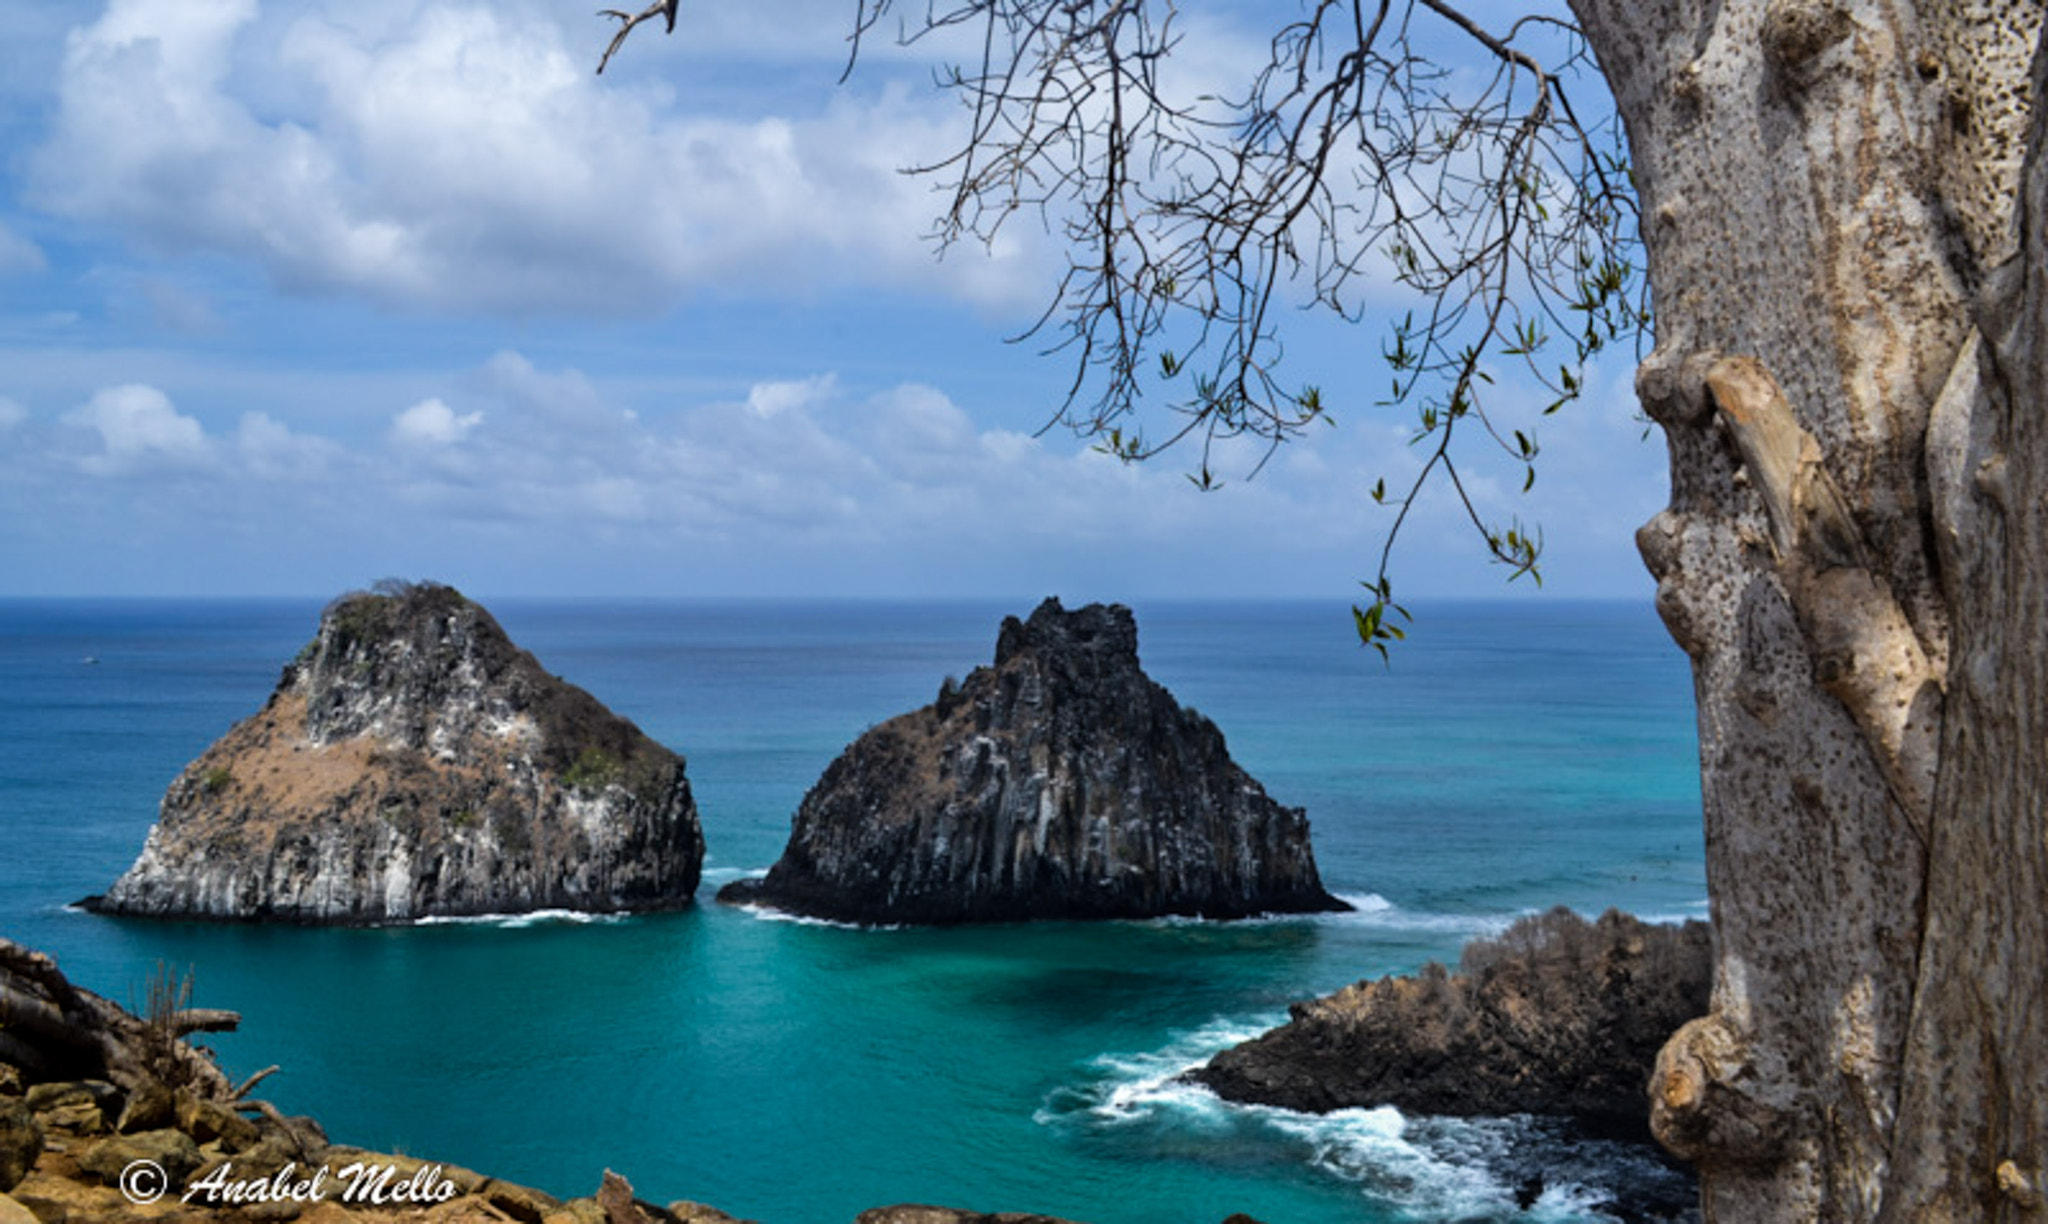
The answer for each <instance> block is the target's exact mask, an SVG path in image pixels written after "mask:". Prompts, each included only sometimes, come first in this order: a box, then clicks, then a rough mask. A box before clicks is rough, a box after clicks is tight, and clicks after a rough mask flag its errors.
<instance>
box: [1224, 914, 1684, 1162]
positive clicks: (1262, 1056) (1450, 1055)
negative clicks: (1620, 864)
mask: <svg viewBox="0 0 2048 1224" xmlns="http://www.w3.org/2000/svg"><path fill="white" fill-rule="evenodd" d="M1712 985H1713V957H1712V946H1711V941H1710V937H1709V932H1708V929H1707V924H1706V923H1704V922H1697V921H1694V922H1688V923H1685V924H1683V925H1680V926H1666V925H1655V924H1651V923H1646V922H1643V921H1641V920H1640V919H1637V918H1634V917H1631V916H1630V915H1627V914H1623V913H1621V912H1619V911H1616V910H1609V911H1608V912H1607V913H1605V914H1603V915H1601V916H1600V918H1599V919H1598V920H1596V921H1594V922H1587V921H1586V920H1585V919H1584V918H1581V917H1579V916H1578V915H1577V914H1574V913H1573V912H1571V911H1570V910H1568V909H1562V908H1560V909H1555V910H1552V911H1550V912H1549V913H1546V914H1540V915H1532V916H1530V917H1527V918H1523V919H1521V920H1519V921H1518V922H1516V923H1515V924H1514V925H1513V926H1511V927H1509V928H1508V929H1507V931H1505V932H1504V933H1502V934H1501V935H1500V936H1498V937H1496V938H1493V939H1481V940H1475V941H1473V942H1472V943H1471V944H1468V945H1467V946H1466V948H1465V951H1464V954H1463V956H1462V957H1461V959H1460V963H1459V970H1458V972H1456V973H1451V972H1449V971H1448V970H1446V969H1445V968H1444V966H1442V965H1437V964H1431V965H1429V966H1427V967H1425V968H1424V970H1423V971H1422V972H1420V973H1417V974H1414V975H1409V976H1399V977H1384V978H1380V979H1378V980H1375V981H1362V982H1359V983H1357V984H1355V985H1352V986H1347V987H1345V988H1344V989H1343V990H1340V991H1338V992H1336V993H1335V994H1332V995H1327V996H1325V997H1323V998H1320V999H1315V1000H1312V1001H1309V1002H1306V1003H1296V1004H1294V1005H1293V1006H1292V1007H1291V1008H1290V1009H1289V1011H1290V1017H1291V1018H1290V1019H1289V1020H1288V1022H1287V1023H1286V1024H1284V1025H1282V1026H1281V1027H1279V1028H1276V1029H1274V1030H1272V1031H1271V1032H1268V1033H1266V1034H1265V1035H1264V1036H1261V1037H1258V1038H1255V1039H1253V1040H1251V1041H1249V1042H1246V1043H1244V1044H1243V1045H1239V1046H1236V1047H1233V1048H1232V1049H1230V1050H1226V1051H1224V1052H1223V1053H1222V1054H1219V1055H1217V1056H1216V1057H1215V1058H1214V1059H1212V1060H1211V1061H1210V1062H1209V1063H1208V1064H1207V1065H1206V1066H1204V1067H1202V1068H1200V1069H1198V1070H1196V1071H1194V1072H1191V1073H1190V1076H1189V1078H1190V1079H1192V1080H1194V1081H1195V1082H1197V1083H1200V1084H1202V1085H1204V1086H1206V1087H1208V1088H1209V1089H1210V1090H1211V1091H1213V1092H1215V1093H1216V1094H1217V1095H1218V1096H1221V1097H1223V1098H1224V1099H1226V1100H1230V1101H1237V1102H1241V1103H1245V1104H1256V1105H1273V1106H1277V1107H1279V1108H1282V1109H1290V1110H1296V1111H1299V1112H1304V1113H1328V1112H1330V1111H1332V1110H1336V1109H1349V1108H1360V1107H1363V1108H1371V1107H1374V1106H1379V1105H1392V1106H1395V1107H1396V1108H1398V1109H1400V1110H1401V1111H1403V1112H1404V1113H1416V1114H1433V1115H1440V1116H1446V1117H1500V1116H1505V1115H1508V1114H1540V1115H1548V1116H1552V1117H1559V1118H1568V1119H1571V1120H1572V1121H1573V1122H1575V1123H1577V1124H1578V1125H1579V1126H1581V1127H1582V1128H1584V1129H1585V1130H1587V1131H1588V1132H1589V1133H1592V1134H1596V1135H1601V1136H1605V1137H1612V1138H1618V1139H1625V1140H1629V1141H1632V1142H1642V1143H1649V1142H1651V1141H1652V1137H1651V1134H1650V1124H1649V1118H1650V1106H1649V1088H1648V1085H1649V1083H1650V1077H1651V1073H1652V1071H1653V1070H1654V1068H1655V1066H1656V1060H1657V1051H1658V1050H1659V1049H1660V1048H1662V1046H1663V1044H1664V1042H1665V1041H1666V1040H1667V1039H1669V1038H1670V1036H1671V1034H1673V1033H1675V1032H1677V1031H1678V1029H1679V1028H1680V1027H1681V1026H1682V1025H1684V1024H1685V1023H1686V1022H1687V1021H1690V1020H1693V1019H1696V1018H1697V1017H1699V1016H1701V1015H1704V1014H1705V1012H1706V1009H1707V1006H1708V1004H1709V1001H1710V996H1711V992H1712Z"/></svg>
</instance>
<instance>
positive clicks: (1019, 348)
mask: <svg viewBox="0 0 2048 1224" xmlns="http://www.w3.org/2000/svg"><path fill="white" fill-rule="evenodd" d="M592 7H593V6H592V5H590V4H589V3H582V4H570V3H567V2H566V0H497V2H495V3H475V2H469V0H347V2H341V0H335V2H332V3H329V2H325V0H298V2H295V3H280V2H277V0H78V2H75V3H65V4H12V5H5V6H0V596H55V595H180V596H184V595H223V596H225V595H328V594H333V593H337V592H340V591H343V590H347V589H351V588H357V587H362V586H365V585H368V584H369V583H371V582H374V581H376V580H378V579H380V578H385V577H404V578H414V579H435V580H440V581H445V582H451V583H453V584H455V585H457V586H459V587H461V588H462V589H464V590H465V591H468V592H470V593H471V594H476V595H487V594H494V593H495V594H516V595H548V596H568V595H594V596H607V597H611V596H650V597H674V596H717V597H723V596H770V597H806V596H813V597H859V598H874V597H913V598H936V597H1005V598H1010V597H1015V598H1020V599H1033V600H1035V599H1036V598H1038V597H1040V596H1042V595H1045V594H1053V593H1057V594H1061V595H1063V596H1065V597H1067V598H1069V599H1074V600H1078V599H1123V600H1133V599H1159V598H1175V597H1186V598H1263V597H1294V598H1299V597H1307V598H1317V599H1329V600H1331V601H1332V602H1333V603H1336V604H1342V603H1346V602H1349V601H1351V600H1353V599H1355V598H1357V597H1359V587H1358V585H1357V584H1358V582H1359V580H1361V579H1366V578H1370V577H1372V576H1373V574H1374V572H1375V571H1376V569H1377V565H1378V558H1379V553H1380V548H1381V545H1382V542H1383V540H1384V538H1385V533H1386V531H1387V530H1388V528H1389V527H1390V526H1391V523H1392V515H1391V513H1390V512H1389V511H1387V510H1386V509H1384V508H1382V507H1380V506H1376V505H1374V504H1373V503H1372V502H1371V500H1370V499H1369V498H1368V496H1367V492H1368V490H1369V489H1371V487H1372V486H1373V484H1374V482H1375V481H1376V480H1379V479H1381V478H1385V479H1386V480H1387V482H1388V484H1389V486H1390V487H1391V486H1396V485H1398V484H1399V481H1400V477H1401V476H1402V475H1403V474H1404V473H1406V472H1410V471H1412V470H1413V469H1414V465H1415V463H1416V462H1417V459H1418V456H1417V454H1416V452H1415V450H1414V448H1413V447H1412V446H1411V445H1410V444H1409V438H1410V435H1411V433H1412V423H1413V417H1412V412H1411V410H1409V409H1406V408H1403V409H1398V410H1395V409H1387V408H1384V407H1380V406H1378V405H1377V404H1376V400H1377V399H1378V398H1379V397H1380V396H1382V395H1383V392H1384V387H1385V384H1386V375H1385V370H1384V367H1383V365H1382V364H1381V363H1380V361H1379V359H1378V353H1379V346H1380V344H1381V342H1382V340H1383V339H1384V335H1383V333H1382V332H1381V331H1380V330H1379V326H1380V325H1381V322H1382V321H1383V320H1379V319H1377V317H1368V318H1367V319H1366V320H1364V321H1363V322H1360V323H1356V324H1352V323H1345V322H1342V321H1340V320H1336V319H1333V318H1329V317H1327V316H1321V315H1314V314H1307V313H1300V314H1296V315H1293V316H1290V318H1289V319H1288V321H1287V323H1286V324H1285V326H1286V328H1287V331H1286V333H1285V339H1286V342H1287V352H1288V361H1289V363H1290V367H1291V368H1292V370H1293V371H1295V372H1296V373H1297V374H1298V376H1299V378H1300V380H1301V381H1305V382H1313V383H1315V384H1316V385H1318V386H1319V387H1320V388H1321V389H1322V393H1323V397H1324V399H1325V401H1326V402H1327V403H1328V405H1329V407H1330V411H1331V416H1332V418H1333V419H1334V421H1335V423H1336V424H1335V427H1334V428H1329V429H1316V430H1313V431H1312V432H1311V434H1310V435H1309V436H1308V437H1306V438H1304V439H1303V440H1300V441H1296V442H1294V443H1290V444H1289V445H1288V446H1286V447H1284V448H1283V449H1282V450H1281V451H1280V452H1279V453H1278V454H1277V455H1275V456H1274V457H1273V458H1272V459H1271V461H1270V462H1268V463H1266V464H1265V465H1264V466H1263V467H1262V468H1261V467H1259V464H1258V460H1259V458H1260V452H1258V451H1257V450H1256V449H1253V448H1250V447H1226V448H1224V450H1223V451H1221V452H1220V453H1219V456H1218V458H1217V459H1216V461H1214V462H1213V463H1212V467H1213V468H1214V470H1215V473H1216V475H1217V476H1218V477H1219V478H1220V479H1221V480H1222V481H1223V483H1224V487H1223V488H1222V489H1221V490H1219V491H1214V492H1201V491H1199V490H1197V489H1196V488H1194V486H1193V484H1192V483H1191V482H1190V481H1189V480H1188V479H1187V473H1188V472H1189V471H1190V470H1192V469H1193V467H1194V466H1195V465H1196V464H1197V463H1198V462H1199V456H1197V455H1195V454H1194V453H1193V452H1187V453H1185V454H1180V453H1173V452H1169V453H1168V454H1167V455H1165V456H1162V457H1159V458H1156V459H1153V460H1151V461H1150V462H1148V463H1144V464H1138V465H1125V464H1121V463H1119V462H1117V461H1116V460H1114V459H1112V458H1109V457H1107V456H1105V455H1103V454H1100V453H1098V452H1097V451H1095V450H1094V449H1093V448H1092V446H1091V444H1090V443H1089V442H1088V441H1087V440H1085V439H1081V438H1077V437H1075V436H1074V435H1073V434H1072V433H1070V432H1068V431H1065V430H1063V429H1058V428H1055V429H1052V430H1046V429H1045V428H1044V427H1045V426H1046V424H1047V423H1048V421H1049V420H1050V419H1051V418H1052V417H1053V415H1054V414H1055V413H1056V412H1057V411H1058V409H1059V407H1060V405H1061V402H1062V400H1063V398H1064V397H1065V395H1066V392H1067V388H1068V385H1069V383H1070V381H1071V379H1072V376H1073V367H1072V365H1071V362H1070V360H1069V358H1067V357H1065V356H1062V355H1058V354H1054V355H1046V354H1045V353H1044V352H1043V351H1042V350H1043V349H1044V347H1045V345H1044V343H1043V342H1042V341H1041V342H1037V343H1034V342H1031V341H1022V342H1018V341H1016V340H1015V339H1014V337H1016V336H1017V335H1018V334H1019V333H1021V332H1023V331H1025V330H1026V329H1028V327H1029V326H1030V324H1031V323H1032V321H1033V320H1034V319H1035V318H1036V317H1037V316H1038V314H1039V313H1040V311H1041V310H1042V309H1043V307H1044V305H1045V303H1046V301H1047V300H1048V295H1049V294H1050V292H1051V291H1052V288H1053V286H1054V283H1055V280H1056V278H1057V276H1058V274H1059V273H1060V272H1061V271H1062V270H1063V268H1064V266H1065V264H1064V259H1065V256H1064V253H1063V248H1061V247H1060V246H1059V245H1058V244H1057V242H1056V240H1055V237H1054V236H1053V235H1051V234H1048V233H1047V232H1046V231H1045V228H1044V227H1042V226H1038V225H1036V224H1035V223H1025V224H1014V223H1013V224H1012V225H1011V226H1010V227H1009V228H1008V229H1006V230H1005V231H1004V233H1003V235H1002V236H1001V238H1000V239H999V241H997V242H996V243H995V244H993V245H991V246H988V247H983V246H982V245H979V244H967V245H960V246H955V247H953V248H951V249H949V250H948V251H946V252H945V253H944V254H943V257H941V254H940V253H939V252H938V251H937V249H936V248H935V246H934V244H933V243H932V241H931V240H930V238H929V234H930V232H931V228H932V224H933V221H934V218H935V215H936V213H937V212H938V209H939V204H940V201H939V199H938V197H937V196H936V195H935V194H934V189H935V186H936V184H935V182H934V180H932V179H931V178H929V177H922V176H917V175H912V174H907V173H904V170H905V168H906V167H909V166H912V165H916V164H920V163H924V162H929V161H931V160H933V159H934V158H936V157H939V156H943V155H944V154H945V153H946V152H948V151H950V149H951V148H952V144H953V143H954V142H957V141H958V140H959V139H960V135H961V133H962V131H963V130H964V129H963V127H962V125H963V123H964V118H965V117H964V113H963V112H962V110H961V109H960V106H959V103H958V102H957V100H955V99H953V98H951V97H950V96H948V95H946V94H944V93H942V92H940V91H938V90H936V89H935V88H934V87H933V86H932V84H931V73H932V67H933V65H932V63H931V62H930V61H928V60H927V59H925V58H924V57H925V56H926V55H927V54H928V53H927V52H926V51H924V50H921V49H917V48H911V49H901V48H897V47H895V46H893V45H891V44H890V43H889V42H888V41H887V40H883V41H881V42H871V43H870V44H869V48H868V50H867V51H866V52H864V54H863V58H862V61H861V63H860V64H859V66H858V67H857V69H856V70H855V71H854V72H853V73H852V74H851V75H850V77H849V78H848V79H847V80H845V81H844V82H841V81H840V79H839V78H840V75H841V69H842V68H843V67H844V65H845V61H846V50H847V49H846V43H845V36H846V33H847V29H848V22H849V20H850V12H851V5H850V4H848V3H846V0H831V2H829V3H828V2H826V0H775V2H774V3H758V4H744V5H712V4H703V3H697V4H686V5H685V6H684V8H683V12H682V17H681V20H680V21H679V22H678V24H677V28H676V31H675V33H674V34H673V35H669V36H664V35H663V33H662V32H661V29H660V23H659V22H655V23H651V24H649V25H645V26H642V27H641V28H640V29H639V31H637V32H636V33H635V34H634V35H633V37H632V38H631V39H630V40H629V41H628V43H627V44H626V46H625V48H624V49H623V50H622V51H621V52H620V54H619V57H618V58H617V59H616V60H615V61H614V62H613V65H612V67H611V68H610V69H608V70H607V71H606V73H605V74H604V75H602V76H599V75H597V74H596V73H595V72H594V71H593V69H594V68H595V66H596V62H597V57H598V55H599V53H600V52H601V51H602V50H603V48H604V45H605V43H606V42H607V41H608V39H609V37H610V33H611V24H610V23H609V22H608V21H606V20H604V19H602V18H599V17H597V16H596V15H595V14H594V13H593V11H592ZM1482 7H1483V6H1482ZM1249 8H1250V10H1251V11H1253V12H1257V11H1258V9H1259V6H1249ZM920 11H921V10H920ZM1240 11H1242V10H1240ZM1219 14H1220V15H1219ZM1219 14H1212V15H1210V16H1209V17H1208V18H1206V19H1207V20H1209V21H1211V22H1212V23H1213V24H1212V25H1210V26H1206V27H1205V26H1201V25H1199V24H1196V25H1194V26H1192V27H1191V33H1190V37H1189V39H1188V43H1187V44H1186V45H1187V47H1188V48H1189V50H1187V51H1186V52H1185V55H1186V56H1188V57H1192V63H1193V64H1194V65H1195V68H1196V70H1200V69H1201V68H1202V67H1203V66H1205V65H1207V64H1210V63H1211V62H1216V63H1220V62H1224V61H1227V60H1229V58H1230V55H1231V52H1232V49H1233V48H1234V49H1237V50H1242V49H1243V48H1244V47H1246V46H1256V45H1257V44H1256V40H1257V39H1258V38H1259V37H1261V35H1260V33H1259V32H1258V31H1257V30H1255V29H1253V28H1251V27H1244V28H1236V27H1232V26H1230V25H1229V24H1228V20H1229V19H1228V14H1227V12H1226V11H1223V10H1219ZM1191 20H1196V21H1199V20H1201V19H1200V18H1196V19H1191ZM1197 36H1203V37H1197ZM1203 57H1209V58H1208V59H1206V60H1205V59H1204V58H1203ZM1374 301H1375V302H1376V303H1377V305H1376V306H1375V309H1380V310H1386V309H1400V308H1401V307H1402V305H1403V304H1402V303H1401V302H1400V300H1399V299H1398V297H1396V296H1393V295H1391V294H1389V295H1387V296H1385V297H1384V298H1375V299H1374ZM1631 361H1632V358H1631V357H1630V356H1629V355H1628V354H1626V353H1623V354H1617V355H1616V356H1615V357H1614V358H1612V359H1609V360H1606V361H1605V362H1604V363H1603V364H1601V365H1598V366H1596V367H1594V368H1593V369H1592V370H1591V371H1590V375H1589V381H1588V389H1587V392H1586V394H1585V396H1584V397H1583V398H1582V399H1581V400H1580V401H1579V402H1578V403H1576V404H1574V405H1572V406H1570V407H1568V408H1567V409H1566V410H1565V411H1564V412H1563V413H1561V414H1559V415H1558V416H1556V417H1550V418H1544V419H1543V420H1542V422H1541V424H1540V431H1538V433H1537V436H1538V440H1539V441H1540V443H1541V445H1542V447H1543V452H1542V457H1541V461H1540V465H1539V469H1538V478H1537V482H1536V485H1535V487H1534V489H1533V490H1531V492H1530V493H1529V494H1528V495H1527V496H1523V495H1521V494H1520V493H1519V492H1518V490H1519V489H1520V485H1521V475H1522V473H1521V469H1520V468H1519V467H1517V466H1514V465H1511V464H1501V465H1497V466H1495V467H1492V468H1485V467H1482V468H1480V469H1476V470H1474V471H1473V472H1472V477H1473V478H1472V480H1471V482H1470V484H1469V486H1468V487H1469V488H1470V490H1471V492H1472V494H1473V496H1474V498H1475V500H1476V501H1477V502H1479V503H1480V504H1481V506H1482V508H1483V510H1484V511H1485V513H1487V514H1488V515H1489V516H1490V517H1494V518H1497V519H1500V520H1502V521H1505V520H1506V519H1507V518H1509V517H1510V516H1514V517H1517V518H1519V519H1520V520H1522V521H1523V522H1525V523H1530V524H1537V525H1540V526H1541V528H1542V531H1543V533H1544V539H1545V542H1546V550H1545V563H1544V569H1543V574H1544V586H1543V594H1542V596H1541V597H1544V598H1578V597H1593V598H1606V597H1628V598H1641V599H1647V598H1648V596H1649V594H1650V592H1651V590H1652V584H1651V581H1650V580H1649V578H1648V577H1647V576H1646V575H1645V574H1644V572H1643V569H1642V564H1641V562H1640V561H1639V560H1638V558H1637V557H1636V553H1635V549H1634V546H1633V543H1632V539H1633V533H1634V531H1635V529H1636V527H1637V526H1639V525H1640V524H1641V523H1642V522H1643V521H1645V520H1646V519H1648V518H1649V517H1650V516H1651V515H1653V514H1655V513H1656V512H1657V510H1658V509H1660V508H1661V507H1662V506H1663V504H1664V502H1665V499H1666V491H1665V456H1664V448H1663V445H1662V442H1661V440H1659V439H1657V438H1655V437H1654V436H1650V435H1649V434H1647V433H1646V429H1645V426H1644V424H1643V422H1642V421H1641V420H1640V419H1639V418H1638V416H1637V412H1636V406H1635V402H1634V396H1633V393H1632V390H1631V377H1632V367H1631ZM1502 382H1503V384H1504V385H1503V386H1502V387H1500V388H1499V389H1498V390H1497V391H1496V393H1495V394H1496V397H1497V399H1500V400H1502V401H1503V402H1506V403H1509V404H1513V403H1516V402H1522V401H1525V402H1526V404H1527V405H1529V406H1531V407H1532V409H1533V405H1535V404H1536V403H1538V402H1539V401H1538V396H1537V395H1536V393H1535V392H1533V391H1524V390H1521V389H1518V388H1517V387H1515V386H1514V385H1513V383H1512V380H1511V377H1510V376H1509V374H1508V373H1507V372H1504V373H1503V377H1502ZM1154 411H1156V408H1155V409H1154ZM1154 419H1155V420H1162V421H1163V419H1164V418H1163V417H1155V418H1154ZM1531 419H1532V421H1533V416H1532V418H1531ZM1529 428H1530V429H1531V430H1532V431H1536V430H1538V427H1537V426H1536V425H1535V424H1531V425H1530V426H1529ZM1254 469H1256V471H1254ZM1392 572H1393V576H1394V581H1395V584H1396V590H1397V594H1399V595H1401V596H1403V597H1404V598H1426V597H1430V596H1446V595H1457V596H1509V597H1526V596H1529V595H1533V594H1535V592H1534V590H1533V587H1532V584H1530V583H1529V582H1528V581H1527V580H1526V579H1524V580H1522V581H1519V582H1515V583H1512V584H1510V583H1508V582H1506V580H1505V579H1506V572H1505V571H1504V570H1503V569H1502V568H1501V567H1499V566H1494V565H1489V564H1488V563H1487V561H1486V559H1485V556H1484V552H1483V548H1482V546H1481V544H1480V542H1479V541H1478V540H1477V538H1476V537H1475V536H1474V535H1473V533H1472V530H1471V528H1470V525H1469V524H1468V523H1467V522H1466V521H1465V520H1464V517H1463V515H1462V512H1461V511H1460V510H1459V508H1458V507H1457V506H1456V505H1455V504H1454V503H1453V502H1452V501H1451V499H1449V498H1448V497H1447V496H1441V495H1439V496H1435V497H1432V498H1431V499H1429V500H1428V501H1427V502H1426V503H1425V504H1423V505H1422V506H1421V507H1419V509H1418V511H1417V513H1416V515H1415V516H1414V517H1413V519H1412V520H1411V521H1410V522H1409V524H1408V525H1407V526H1406V527H1405V528H1404V530H1403V534H1402V536H1401V538H1400V540H1399V542H1398V544H1397V546H1396V550H1395V553H1394V557H1393V571H1392Z"/></svg>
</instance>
